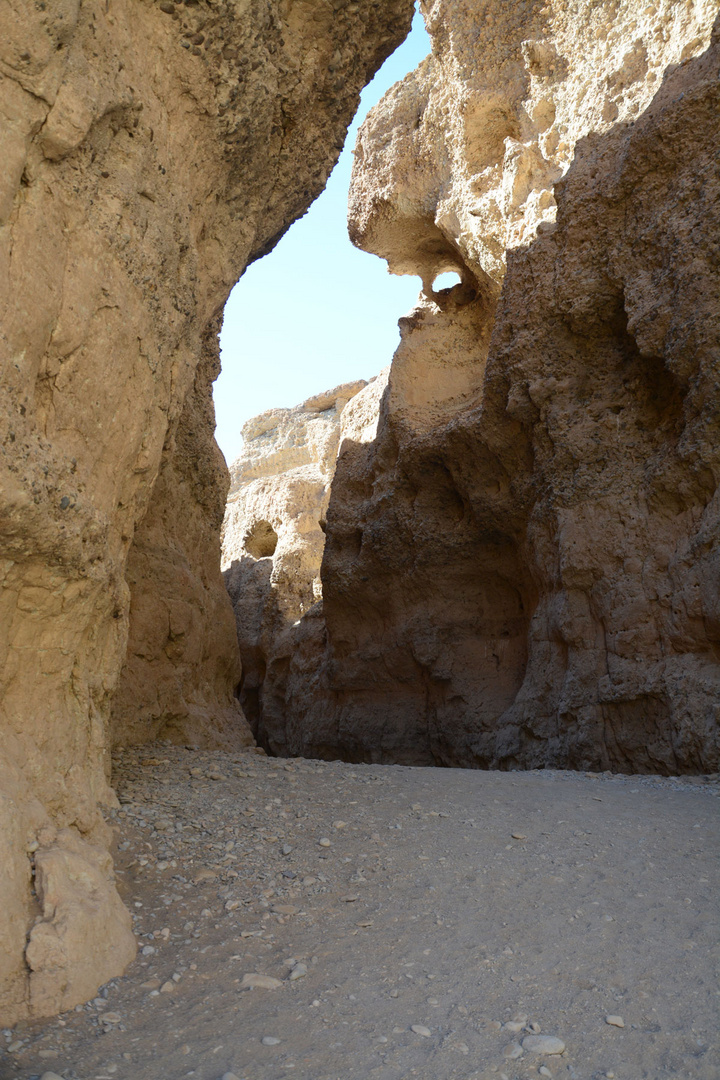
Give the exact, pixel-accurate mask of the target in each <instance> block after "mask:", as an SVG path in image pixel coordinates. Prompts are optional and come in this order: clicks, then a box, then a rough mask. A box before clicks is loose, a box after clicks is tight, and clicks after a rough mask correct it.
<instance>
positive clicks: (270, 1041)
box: [261, 1035, 280, 1046]
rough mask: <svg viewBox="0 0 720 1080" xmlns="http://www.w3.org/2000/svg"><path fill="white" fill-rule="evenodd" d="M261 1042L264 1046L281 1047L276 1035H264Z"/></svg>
mask: <svg viewBox="0 0 720 1080" xmlns="http://www.w3.org/2000/svg"><path fill="white" fill-rule="evenodd" d="M261 1042H262V1044H263V1046H279V1045H280V1039H276V1038H275V1036H274V1035H263V1037H262V1039H261Z"/></svg>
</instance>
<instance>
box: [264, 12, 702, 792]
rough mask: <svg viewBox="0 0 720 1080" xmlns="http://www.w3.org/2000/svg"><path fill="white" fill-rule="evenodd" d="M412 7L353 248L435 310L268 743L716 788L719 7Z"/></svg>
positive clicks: (337, 543) (348, 474) (361, 479)
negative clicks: (423, 37)
mask: <svg viewBox="0 0 720 1080" xmlns="http://www.w3.org/2000/svg"><path fill="white" fill-rule="evenodd" d="M422 7H423V11H424V14H425V17H426V22H427V25H428V29H429V31H430V33H431V35H432V39H433V54H432V56H431V57H430V58H428V60H426V61H425V62H424V63H423V64H422V65H421V66H420V68H419V69H418V70H417V71H416V72H414V73H413V74H412V75H410V76H408V78H406V79H405V80H404V81H403V82H401V83H399V84H398V85H397V86H396V87H395V88H394V89H393V90H391V91H390V93H389V94H388V95H387V96H386V98H385V99H384V101H383V102H381V104H380V105H379V106H378V107H377V108H376V109H375V110H374V111H373V112H372V113H371V115H370V117H369V119H368V120H367V122H366V124H365V125H364V127H363V129H362V130H361V132H360V135H359V138H358V146H357V150H356V167H355V173H354V179H353V187H352V192H351V200H350V232H351V235H352V237H353V239H354V240H355V242H356V243H358V244H360V245H361V246H363V247H365V248H366V249H368V250H371V251H375V252H376V253H378V254H379V255H381V256H382V257H384V258H386V259H387V261H388V263H389V266H390V268H391V269H392V270H394V271H395V272H398V273H416V274H418V275H419V276H420V277H421V278H422V280H423V283H424V295H423V297H422V299H421V303H420V304H419V306H418V308H417V310H416V311H415V312H414V313H412V315H411V316H410V317H408V318H407V319H404V320H402V321H401V334H402V341H401V345H400V347H399V349H398V351H397V353H396V356H395V358H394V360H393V364H392V369H391V373H390V379H389V385H388V391H387V395H386V398H385V402H384V408H383V414H382V417H381V424H380V428H379V431H378V435H377V438H376V439H375V440H374V442H373V443H371V444H368V445H366V446H364V447H362V448H360V449H359V450H358V451H357V452H356V451H355V449H354V448H350V449H349V452H348V453H347V454H343V453H341V454H340V456H339V459H338V465H337V470H336V474H335V479H334V482H333V486H332V493H331V498H330V504H329V508H328V515H327V543H326V549H325V555H324V561H323V570H322V579H323V601H322V608H320V607H319V606H318V607H316V608H314V609H313V610H312V611H311V612H309V613H308V614H307V615H305V616H304V617H303V619H302V620H301V623H300V624H299V626H298V627H297V628H296V629H295V649H294V652H293V655H292V659H291V663H290V665H289V667H288V670H287V671H286V672H283V673H278V677H277V678H276V679H275V681H274V684H273V686H272V687H269V688H267V689H266V690H265V692H264V693H265V699H266V701H267V702H272V703H273V705H272V709H273V712H272V718H271V719H270V720H269V721H267V723H268V725H270V724H271V725H272V726H273V732H274V745H275V746H276V747H277V748H278V749H280V750H282V751H284V752H292V753H303V754H308V755H312V754H320V755H325V756H342V757H344V758H347V759H357V760H366V761H401V762H412V763H430V762H435V763H443V764H447V765H471V766H473V765H474V766H481V767H487V766H492V767H501V768H518V767H542V766H565V767H573V768H593V769H614V770H621V771H634V770H636V771H650V772H662V773H678V772H694V771H698V770H708V771H712V770H716V769H717V768H718V753H719V737H718V731H719V723H718V722H719V720H720V704H719V703H720V607H719V606H718V605H719V597H720V546H719V543H720V528H719V525H720V522H719V521H718V511H719V508H720V503H719V501H718V500H719V496H718V487H717V485H718V478H719V476H720V459H719V458H718V446H719V445H720V440H719V438H718V436H719V435H720V399H719V397H718V394H719V390H718V387H719V386H720V367H719V365H720V337H719V335H718V330H719V326H718V322H719V319H720V308H719V307H718V304H717V297H718V295H720V287H719V286H720V283H719V281H718V265H719V264H718V258H717V241H716V237H717V235H718V224H719V221H718V218H719V216H720V187H719V184H718V174H717V167H716V148H717V145H718V135H719V134H720V132H719V131H718V124H719V123H720V108H719V107H718V106H719V104H720V97H719V94H720V84H719V83H718V78H717V73H718V62H719V59H720V53H719V42H718V36H717V24H716V29H715V31H714V32H713V20H714V19H715V17H716V14H717V5H716V4H714V3H712V4H711V3H700V4H697V3H690V2H670V0H667V2H664V3H663V2H660V3H656V4H653V5H650V6H648V5H645V4H642V5H638V4H636V3H634V2H630V0H627V2H620V3H618V2H606V3H597V4H578V3H573V2H567V0H553V2H550V3H547V4H544V5H543V6H541V5H540V4H532V3H527V4H512V5H510V4H508V5H495V4H486V3H482V2H481V0H478V2H476V3H467V4H456V3H452V2H450V0H434V2H432V3H431V2H429V0H428V2H426V3H424V4H422ZM713 33H714V36H712V34H713ZM711 36H712V40H711ZM446 270H456V271H457V272H458V273H459V274H460V276H461V279H462V284H460V285H458V286H456V287H455V288H454V289H451V290H449V291H439V292H436V291H435V290H434V282H435V279H436V276H437V275H438V274H440V273H441V272H443V271H446Z"/></svg>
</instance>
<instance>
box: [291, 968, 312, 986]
mask: <svg viewBox="0 0 720 1080" xmlns="http://www.w3.org/2000/svg"><path fill="white" fill-rule="evenodd" d="M307 973H308V969H307V967H306V966H305V964H296V965H295V967H294V968H293V969H292V971H291V972H290V982H295V981H296V980H297V979H304V978H305V976H306V975H307Z"/></svg>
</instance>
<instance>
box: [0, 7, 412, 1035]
mask: <svg viewBox="0 0 720 1080" xmlns="http://www.w3.org/2000/svg"><path fill="white" fill-rule="evenodd" d="M411 15H412V4H411V3H410V0H390V2H388V0H385V2H383V3H382V4H379V3H378V2H376V0H360V2H359V3H357V4H353V5H345V4H337V3H335V4H331V3H328V2H326V0H297V2H295V3H292V4H288V3H285V2H284V0H283V2H280V0H217V2H213V3H210V2H209V0H199V2H198V3H194V4H192V5H181V4H169V3H164V4H162V5H161V4H159V3H157V2H154V0H153V2H150V0H147V2H142V3H139V2H137V0H82V2H80V0H57V2H53V3H50V4H15V5H7V4H6V5H4V6H3V9H2V14H1V15H0V20H1V24H0V115H1V116H2V124H1V125H0V130H1V131H2V151H3V154H2V166H1V167H0V363H1V364H2V379H1V380H0V386H1V388H2V389H1V391H0V590H1V592H0V737H1V738H2V747H3V749H2V765H1V766H0V768H1V769H2V772H3V778H2V779H3V787H2V791H3V802H2V806H1V810H2V815H3V817H2V819H1V820H0V835H2V836H3V843H6V842H7V843H10V844H11V851H10V852H9V853H8V860H7V862H6V863H5V865H6V866H7V867H8V868H9V870H8V872H7V873H5V872H4V873H3V874H2V875H1V876H0V911H1V912H2V916H0V918H1V919H2V923H0V930H1V931H2V938H1V939H0V956H1V957H2V960H0V1012H2V1015H3V1022H4V1023H12V1022H13V1020H14V1019H15V1018H17V1017H20V1016H26V1015H28V1014H29V1013H37V1012H38V1011H43V1012H47V1011H53V1010H54V1009H57V1008H60V1007H61V1006H62V1007H63V1008H66V1007H68V1005H69V1004H71V1003H72V1002H74V1001H80V1000H82V999H83V998H84V997H85V996H87V994H88V992H89V990H88V987H89V985H90V983H91V982H92V978H93V977H92V974H91V971H90V969H89V968H88V966H87V961H86V958H85V956H84V954H83V955H81V954H80V953H79V951H78V949H79V942H80V935H79V933H78V929H77V928H78V926H79V925H80V923H81V922H82V919H83V918H87V919H88V920H89V923H88V926H89V927H90V924H91V923H92V924H93V925H95V923H93V920H94V919H96V914H93V912H92V911H89V910H88V911H87V912H86V913H85V915H83V914H81V913H82V912H83V911H84V908H83V906H82V905H83V903H84V898H85V895H86V889H87V883H88V882H89V881H90V880H91V878H92V874H91V872H90V870H88V871H87V873H86V872H85V871H83V873H78V874H75V871H74V870H73V871H72V872H71V871H70V870H68V872H67V874H66V875H65V878H64V881H65V885H64V886H63V888H64V889H66V894H65V899H64V901H63V910H66V911H68V912H73V913H79V914H77V918H76V915H75V914H73V915H72V918H71V917H70V916H68V918H67V919H65V918H64V916H63V918H62V919H60V920H59V921H57V922H52V920H50V922H51V923H52V927H53V929H52V934H49V933H48V932H47V931H43V932H42V934H45V935H46V937H45V939H44V940H45V941H46V945H47V942H48V941H49V938H50V937H53V940H55V939H57V948H56V953H53V955H56V954H57V956H58V957H59V956H60V955H61V954H62V962H60V960H57V961H55V960H53V965H54V966H53V968H52V972H51V969H50V968H49V967H47V964H48V963H49V962H50V961H49V959H48V960H47V963H46V961H45V960H44V959H43V957H46V958H49V956H50V952H49V950H48V949H45V951H44V952H43V951H42V950H40V948H39V947H38V948H37V949H33V956H34V961H33V962H34V965H35V966H34V967H33V971H32V975H30V968H29V967H28V966H27V964H26V961H25V956H24V950H25V945H26V937H27V931H28V929H29V927H30V925H31V922H32V918H33V916H34V914H35V913H36V912H35V910H34V906H33V904H34V902H33V901H32V898H31V895H30V880H31V879H30V870H31V868H30V865H29V863H28V861H27V858H26V856H25V854H24V847H22V845H24V844H26V843H34V842H35V839H36V837H37V831H38V829H41V828H43V827H49V826H52V827H53V828H58V829H59V830H61V832H62V833H63V835H66V833H65V830H67V829H70V830H74V833H75V834H76V839H77V840H78V843H80V842H82V843H83V844H86V845H87V847H86V848H83V851H84V854H83V855H82V856H80V855H78V858H82V859H83V860H87V861H88V865H89V866H92V865H94V866H95V871H96V875H97V876H96V877H95V878H93V879H92V880H93V881H94V884H93V885H92V888H93V889H95V890H96V891H97V892H98V896H100V893H101V892H102V890H103V889H104V888H105V886H104V885H103V886H102V887H101V885H100V882H101V881H105V877H104V876H103V875H104V873H105V870H104V862H103V859H104V857H103V856H101V855H98V854H96V853H95V854H94V853H93V852H95V851H96V850H97V849H98V847H99V846H102V845H103V844H104V843H105V830H104V826H103V823H102V819H101V816H100V814H99V811H98V807H99V805H100V804H101V803H103V802H104V803H110V802H112V799H113V796H112V793H111V790H110V788H109V786H108V780H109V775H110V766H109V755H108V749H109V732H108V721H109V714H110V707H111V702H112V697H113V694H114V692H115V689H116V687H117V685H118V680H119V677H120V672H121V669H122V667H123V663H124V660H125V656H126V649H127V640H128V629H129V627H130V638H131V643H130V650H129V654H128V656H127V664H126V666H125V672H124V674H123V676H122V682H121V697H120V699H119V700H118V707H117V710H116V712H115V719H114V728H115V737H116V738H123V739H125V738H127V739H139V740H144V739H146V738H150V737H153V735H155V734H162V735H164V736H166V737H172V738H179V739H185V738H190V739H192V740H193V741H197V740H207V741H208V742H210V741H213V740H215V736H214V735H212V734H211V732H212V729H213V727H214V725H215V724H216V723H217V724H218V726H219V727H220V728H221V729H222V730H221V733H220V736H218V739H219V741H221V742H222V743H223V744H226V745H229V744H231V743H233V744H235V745H237V743H238V740H239V741H240V742H243V741H246V740H247V737H248V736H247V729H246V728H245V727H244V721H243V718H242V714H241V711H240V709H239V707H237V706H236V705H235V704H233V690H234V685H235V680H236V679H237V677H238V670H239V669H238V659H237V653H236V652H235V645H234V643H233V640H232V638H231V636H229V635H230V629H231V626H232V621H231V614H230V611H229V608H228V606H227V599H226V598H225V596H224V593H223V589H222V583H221V578H220V574H219V568H218V566H217V556H218V542H217V529H218V527H219V515H220V510H219V508H220V507H221V505H222V502H223V500H224V496H225V490H226V484H227V479H226V474H225V472H224V469H223V467H222V464H221V462H220V461H219V459H218V457H217V451H216V449H215V448H214V447H213V441H212V412H211V409H210V408H209V407H208V403H207V395H208V394H209V384H210V380H211V379H212V377H213V374H214V372H215V370H216V364H217V341H216V337H215V334H216V331H217V328H218V316H219V313H220V312H221V311H222V308H223V305H224V302H225V300H226V298H227V295H228V293H229V290H230V289H231V287H232V286H233V285H234V284H235V282H236V281H237V279H238V277H239V276H240V274H241V273H242V271H243V270H244V268H245V266H246V265H247V263H248V262H249V261H250V260H252V259H255V258H258V257H260V256H261V255H262V254H264V253H265V252H267V251H269V250H270V249H271V248H272V246H273V245H274V244H275V243H276V241H277V240H278V238H279V237H280V236H281V235H282V233H283V232H284V231H285V229H287V227H288V226H289V224H290V223H291V222H292V221H293V220H294V219H295V218H296V217H297V216H298V215H299V214H301V213H303V212H304V211H305V209H306V208H307V207H308V205H309V204H310V202H311V201H312V200H313V198H314V197H315V196H316V195H317V194H318V193H319V192H320V191H321V190H322V187H323V185H324V183H325V180H326V179H327V176H328V173H329V171H330V169H331V168H332V165H333V163H334V161H335V160H336V158H337V155H338V153H339V150H340V146H341V144H342V141H343V139H344V135H345V132H346V129H347V124H348V122H349V120H350V118H351V115H352V113H353V111H354V109H355V108H356V106H357V103H358V100H359V91H360V89H361V87H362V86H363V84H364V83H365V82H366V81H367V80H368V78H369V77H370V76H371V74H372V73H373V72H374V71H375V70H376V68H377V67H378V66H379V64H380V63H381V61H382V60H383V59H384V57H385V56H387V55H388V53H389V52H390V51H391V50H392V49H393V48H394V47H395V45H396V44H397V43H398V42H399V41H400V40H401V39H402V37H403V35H404V34H405V33H406V32H407V29H408V28H409V24H410V19H411ZM199 364H200V365H201V369H200V372H199V373H198V365H199ZM196 465H197V466H198V468H199V470H200V472H201V475H202V482H201V480H200V478H199V476H198V474H197V473H196V471H195V467H196ZM203 485H206V486H205V487H204V489H203V492H202V497H201V496H200V488H201V487H202V486H203ZM131 549H132V554H131V555H130V556H129V553H130V551H131ZM128 560H129V561H128ZM126 568H128V577H127V579H126ZM131 589H132V592H133V595H134V602H133V605H132V611H131V605H130V596H131ZM223 628H224V629H223ZM6 777H8V778H9V779H8V781H7V785H6V784H5V779H6ZM18 844H20V845H21V848H22V854H21V853H19V850H18ZM41 846H44V845H41ZM73 865H75V864H73ZM107 889H108V893H107V895H106V896H105V898H104V899H102V898H100V899H98V906H97V912H101V913H102V912H104V915H103V914H100V915H97V919H98V920H100V919H102V918H104V917H105V916H107V928H106V932H107V935H108V936H107V941H106V942H105V945H106V949H105V951H104V952H103V953H102V958H101V959H99V960H98V963H97V965H96V968H95V976H94V977H95V979H96V981H97V982H100V981H102V980H103V979H106V978H108V977H110V976H111V975H112V974H117V973H118V972H119V971H120V970H121V969H122V966H123V963H124V962H125V958H127V957H128V956H129V955H130V953H131V949H132V947H133V939H132V936H131V934H130V931H129V929H128V927H127V926H126V925H125V924H124V923H123V921H122V919H121V918H119V917H116V915H117V913H116V912H115V913H113V910H114V909H113V900H112V897H113V895H114V894H113V892H112V889H113V886H112V885H111V884H107ZM73 890H75V892H76V893H77V895H76V897H75V900H73V899H72V897H71V896H70V893H72V891H73ZM48 918H49V916H48ZM45 921H47V919H46V920H45ZM88 932H89V933H91V935H93V934H94V933H95V931H94V930H91V929H89V931H88ZM33 933H34V934H36V935H37V940H38V941H39V939H40V937H42V934H41V932H40V931H39V930H37V931H33ZM93 940H94V938H93ZM53 948H55V946H53ZM58 972H60V974H57V973H58ZM46 975H47V977H46ZM37 987H42V990H36V988H37Z"/></svg>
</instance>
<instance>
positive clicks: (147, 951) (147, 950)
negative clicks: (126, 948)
mask: <svg viewBox="0 0 720 1080" xmlns="http://www.w3.org/2000/svg"><path fill="white" fill-rule="evenodd" d="M154 952H155V946H154V945H143V948H142V954H143V956H152V955H153V953H154Z"/></svg>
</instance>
